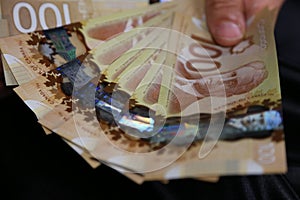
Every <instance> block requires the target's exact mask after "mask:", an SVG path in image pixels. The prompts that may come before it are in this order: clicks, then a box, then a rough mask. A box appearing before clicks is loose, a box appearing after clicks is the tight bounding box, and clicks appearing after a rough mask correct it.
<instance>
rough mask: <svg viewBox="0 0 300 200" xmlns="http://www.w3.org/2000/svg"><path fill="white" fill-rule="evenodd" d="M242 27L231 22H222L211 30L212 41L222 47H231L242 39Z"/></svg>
mask: <svg viewBox="0 0 300 200" xmlns="http://www.w3.org/2000/svg"><path fill="white" fill-rule="evenodd" d="M243 32H244V31H243V30H242V27H241V26H239V25H238V24H236V23H234V22H231V21H223V22H221V23H219V24H217V25H216V26H214V27H213V28H212V30H211V33H212V36H213V38H214V40H215V41H216V42H217V43H218V44H220V45H222V46H233V45H235V44H237V43H238V42H239V41H241V40H242V38H243V35H244V33H243Z"/></svg>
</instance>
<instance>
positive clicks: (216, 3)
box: [205, 0, 245, 46]
mask: <svg viewBox="0 0 300 200" xmlns="http://www.w3.org/2000/svg"><path fill="white" fill-rule="evenodd" d="M205 10H206V18H207V19H206V20H207V25H208V28H209V30H210V32H211V34H212V36H213V38H214V40H215V41H216V42H217V43H218V44H220V45H222V46H232V45H235V44H237V43H238V42H239V41H240V40H241V39H242V38H243V35H244V32H245V16H244V1H243V0H206V1H205Z"/></svg>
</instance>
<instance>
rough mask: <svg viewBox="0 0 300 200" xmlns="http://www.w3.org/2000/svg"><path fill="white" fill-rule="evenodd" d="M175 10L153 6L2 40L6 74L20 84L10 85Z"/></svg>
mask: <svg viewBox="0 0 300 200" xmlns="http://www.w3.org/2000/svg"><path fill="white" fill-rule="evenodd" d="M171 7H174V4H172V3H164V4H158V5H151V6H148V7H144V8H139V9H133V10H130V11H122V12H118V13H114V14H112V15H106V16H103V17H98V18H91V19H87V20H86V21H80V22H74V23H72V24H68V25H63V26H60V27H57V28H53V29H47V30H40V31H34V32H29V33H24V34H18V35H15V36H9V37H4V38H0V48H1V53H2V54H3V57H4V58H5V60H6V65H5V66H7V67H6V68H5V69H7V68H9V69H8V70H6V71H7V73H6V74H13V76H14V79H15V80H16V82H17V83H15V81H14V80H7V82H8V83H9V84H22V83H25V82H27V81H30V80H32V79H34V78H35V77H36V76H37V75H39V74H41V73H43V72H45V71H48V70H51V69H54V68H55V67H58V66H60V65H62V64H64V63H66V62H68V61H70V60H72V59H74V58H76V57H77V56H79V55H83V54H85V53H87V52H88V51H89V50H90V49H92V48H94V47H95V46H97V45H99V44H101V43H103V42H104V41H106V40H109V39H111V37H112V36H113V35H116V34H119V33H121V32H124V31H128V30H130V29H132V28H133V27H136V26H140V25H142V24H143V23H145V22H147V21H148V20H150V19H151V18H152V17H154V16H155V15H157V14H159V13H160V12H163V10H165V9H168V8H171ZM7 79H9V77H7ZM11 79H12V78H11Z"/></svg>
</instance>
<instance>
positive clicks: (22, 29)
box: [13, 2, 71, 33]
mask: <svg viewBox="0 0 300 200" xmlns="http://www.w3.org/2000/svg"><path fill="white" fill-rule="evenodd" d="M62 7H63V15H64V16H63V17H64V19H65V24H69V23H71V20H70V12H69V6H68V4H66V3H64V4H62ZM21 9H27V11H28V12H29V15H30V21H31V25H30V27H28V28H26V27H23V26H22V23H21V19H20V10H21ZM47 9H51V10H52V11H53V13H54V15H55V17H56V26H62V25H63V22H62V15H61V13H60V10H59V9H58V7H57V6H56V5H54V4H53V3H44V4H42V5H41V6H40V7H39V10H38V18H37V13H36V12H35V10H34V8H33V6H32V5H30V4H29V3H25V2H19V3H17V4H16V5H15V6H14V8H13V20H14V23H15V26H16V28H17V30H18V31H20V32H21V33H29V32H33V31H35V30H36V29H37V27H38V19H39V23H40V25H41V27H42V29H48V28H49V27H48V26H47V23H46V19H45V14H46V10H47Z"/></svg>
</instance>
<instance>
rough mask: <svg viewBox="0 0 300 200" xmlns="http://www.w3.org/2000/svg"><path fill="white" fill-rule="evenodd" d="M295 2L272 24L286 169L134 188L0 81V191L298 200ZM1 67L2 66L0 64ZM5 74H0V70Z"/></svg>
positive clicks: (299, 94)
mask: <svg viewBox="0 0 300 200" xmlns="http://www.w3.org/2000/svg"><path fill="white" fill-rule="evenodd" d="M299 20H300V1H295V0H287V1H286V3H285V4H284V6H283V7H282V9H281V12H280V14H279V18H278V21H277V24H276V30H275V36H276V44H277V50H278V60H279V66H280V81H281V88H282V97H283V111H284V126H285V135H286V148H287V158H288V173H287V174H282V175H264V176H226V177H221V178H220V180H219V182H218V183H208V182H202V181H198V180H191V179H185V180H173V181H170V182H169V183H168V184H163V183H161V182H145V183H144V184H142V185H137V184H135V183H134V182H132V181H131V180H129V179H128V178H126V177H124V176H122V175H120V174H118V173H117V172H115V171H114V170H112V169H110V168H108V167H106V166H105V165H101V166H100V167H99V168H97V169H92V168H91V167H90V166H89V165H88V164H87V163H86V162H85V161H84V160H83V159H82V158H81V157H80V156H79V155H78V154H77V153H76V152H75V151H74V150H72V149H71V148H70V147H69V146H68V145H67V144H66V143H65V142H63V141H62V140H61V139H60V137H58V136H57V135H55V134H52V135H45V134H44V133H43V130H42V128H41V127H40V125H39V124H38V123H37V122H36V117H35V115H34V114H33V113H32V112H31V110H30V109H29V108H28V107H27V106H26V105H25V104H24V103H23V102H22V101H21V99H20V98H19V97H18V96H17V95H16V94H15V93H14V92H13V91H12V88H10V87H5V86H4V82H3V81H4V80H3V76H1V81H0V112H1V115H0V119H1V120H0V123H1V130H0V132H1V140H0V142H1V144H0V192H1V193H0V195H1V197H0V198H1V199H7V200H10V199H17V200H48V199H49V200H60V199H62V200H77V199H79V200H96V199H97V200H98V199H124V198H125V199H166V200H167V199H170V200H171V199H174V200H177V199H178V200H180V199H185V200H186V199H249V200H252V199H265V200H268V199H291V200H294V199H300V198H299V195H300V145H299V144H300V140H299V139H300V133H298V132H299V131H298V126H300V123H299V122H298V121H299V120H300V106H299V102H300V42H299V39H298V36H300V26H299V23H300V22H299ZM1 72H2V69H1ZM2 75H3V74H2Z"/></svg>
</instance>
